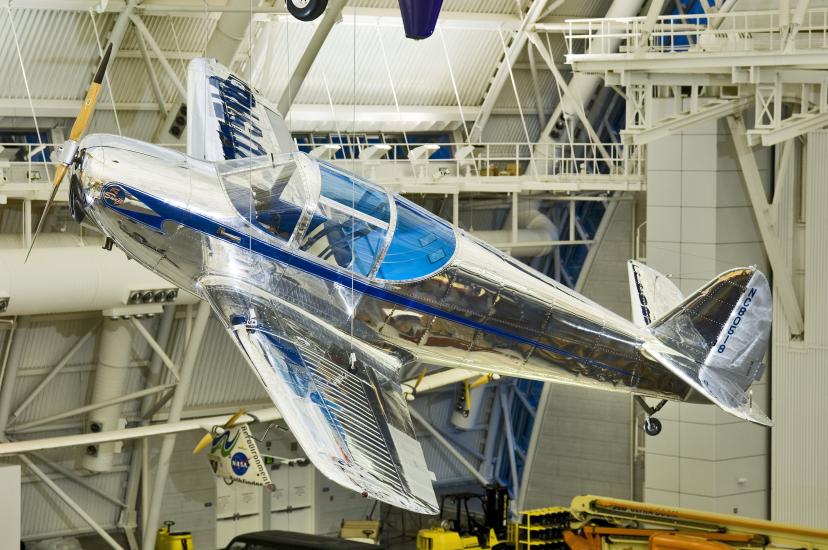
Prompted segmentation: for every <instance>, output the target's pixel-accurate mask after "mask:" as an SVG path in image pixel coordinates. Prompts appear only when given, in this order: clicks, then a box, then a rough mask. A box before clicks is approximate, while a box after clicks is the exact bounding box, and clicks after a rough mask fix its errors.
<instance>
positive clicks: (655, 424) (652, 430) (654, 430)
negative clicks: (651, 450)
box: [644, 417, 661, 435]
mask: <svg viewBox="0 0 828 550" xmlns="http://www.w3.org/2000/svg"><path fill="white" fill-rule="evenodd" d="M644 431H645V432H646V433H647V435H658V434H660V433H661V420H659V419H658V418H653V417H648V418H647V419H646V420H644Z"/></svg>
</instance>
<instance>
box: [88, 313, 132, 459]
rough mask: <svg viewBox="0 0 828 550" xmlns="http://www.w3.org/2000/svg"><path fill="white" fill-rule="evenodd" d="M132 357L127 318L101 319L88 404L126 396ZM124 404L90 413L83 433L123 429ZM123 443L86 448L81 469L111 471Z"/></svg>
mask: <svg viewBox="0 0 828 550" xmlns="http://www.w3.org/2000/svg"><path fill="white" fill-rule="evenodd" d="M131 354H132V332H131V330H130V327H129V321H128V320H126V319H111V318H104V321H103V325H102V326H101V335H100V339H99V345H98V366H97V368H96V369H95V382H94V386H93V389H92V398H91V400H90V404H94V403H100V402H102V401H107V400H109V399H114V398H116V397H120V396H122V395H124V394H125V393H126V390H127V381H128V380H129V363H130V356H131ZM123 406H124V404H123V403H119V404H117V405H110V406H109V407H103V408H101V409H97V410H95V411H92V412H91V413H89V416H88V418H87V421H86V429H85V431H86V432H93V433H98V432H105V431H111V430H118V429H122V428H124V427H125V423H123V422H122V421H121V412H122V410H123ZM122 445H123V443H121V442H120V441H112V442H109V443H101V444H99V445H89V446H87V447H86V454H85V455H84V457H83V461H82V464H83V467H84V468H86V469H87V470H90V471H93V472H108V471H111V470H112V461H113V459H114V457H115V453H118V452H120V451H121V446H122Z"/></svg>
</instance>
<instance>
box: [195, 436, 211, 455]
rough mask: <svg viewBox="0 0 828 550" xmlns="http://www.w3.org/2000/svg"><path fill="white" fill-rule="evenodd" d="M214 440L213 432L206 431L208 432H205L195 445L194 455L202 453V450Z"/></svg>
mask: <svg viewBox="0 0 828 550" xmlns="http://www.w3.org/2000/svg"><path fill="white" fill-rule="evenodd" d="M212 441H213V434H211V433H206V434H204V437H202V438H201V439H200V440H199V441H198V443H196V446H195V447H193V454H194V455H197V454H198V453H200V452H201V451H203V450H204V449H205V448H207V446H208V445H209V444H210V443H211V442H212Z"/></svg>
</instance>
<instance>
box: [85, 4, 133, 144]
mask: <svg viewBox="0 0 828 550" xmlns="http://www.w3.org/2000/svg"><path fill="white" fill-rule="evenodd" d="M89 18H90V19H91V20H92V29H93V30H94V31H95V42H96V43H97V44H98V55H100V56H101V57H103V54H104V51H103V47H102V46H101V35H100V33H99V32H98V23H97V22H96V21H95V12H94V10H93V9H92V8H89ZM113 65H114V63H113ZM111 72H112V71H107V72H105V73H104V78H105V79H106V87H107V88H108V91H109V101H111V102H112V114H113V115H114V116H115V127H116V128H118V135H119V136H123V135H124V133H123V132H122V131H121V121H120V119H119V118H118V109H117V107H116V106H115V90H114V89H113V88H112V81H111V80H110V79H109V73H111Z"/></svg>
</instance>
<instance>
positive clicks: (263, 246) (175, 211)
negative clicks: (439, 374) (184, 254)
mask: <svg viewBox="0 0 828 550" xmlns="http://www.w3.org/2000/svg"><path fill="white" fill-rule="evenodd" d="M118 185H121V186H122V187H124V188H125V189H126V190H128V191H129V192H130V193H131V194H132V195H133V196H135V197H136V198H138V199H139V200H141V201H142V202H143V203H144V204H145V205H146V206H147V207H148V208H150V209H152V210H153V211H154V212H156V213H158V215H159V216H161V218H162V219H165V220H166V219H168V220H171V221H173V222H176V223H180V224H181V225H184V226H186V227H189V228H191V229H194V230H195V231H198V232H200V233H204V234H206V235H209V236H211V237H213V238H215V239H221V240H223V241H224V242H226V243H228V244H231V245H234V246H237V247H239V248H243V249H245V250H249V251H251V252H255V253H257V254H260V255H262V256H265V257H266V258H269V259H271V260H275V261H277V262H281V263H285V264H288V265H290V266H291V267H294V268H296V269H299V270H301V271H304V272H306V273H310V274H311V275H314V276H316V277H320V278H322V279H325V280H326V281H330V282H332V283H336V284H338V285H341V286H344V287H347V288H349V289H353V290H354V291H355V292H359V293H361V294H367V295H369V296H372V297H374V298H379V299H381V300H385V301H387V302H391V303H393V304H396V305H399V306H404V307H407V308H410V309H413V310H417V311H419V312H421V313H426V314H429V315H435V316H437V317H441V318H443V319H445V320H447V321H452V322H455V323H459V324H461V325H465V326H467V327H470V328H474V329H478V330H483V331H485V332H488V333H491V334H494V335H497V336H501V337H504V338H508V339H510V340H515V341H517V342H520V343H522V344H529V345H532V346H536V347H538V348H540V349H543V350H546V351H550V352H553V353H557V354H559V355H563V356H565V357H569V358H572V359H575V360H577V361H581V362H583V363H586V364H588V365H592V366H596V367H600V368H602V369H605V370H608V371H613V372H616V373H619V374H623V375H626V376H633V373H632V372H630V371H627V370H624V369H619V368H617V367H611V366H609V365H606V364H604V363H601V362H600V361H596V360H594V359H588V358H586V357H581V356H579V355H576V354H573V353H570V352H568V351H566V350H563V349H560V348H556V347H555V346H550V345H548V344H544V343H541V342H538V341H536V340H532V339H531V338H526V337H525V336H521V335H519V334H513V333H511V332H508V331H505V330H503V329H501V328H498V327H493V326H490V325H485V324H483V323H479V322H477V321H474V320H472V319H469V318H467V317H462V316H460V315H456V314H454V313H451V312H448V311H444V310H442V309H439V308H436V307H434V306H431V305H429V304H426V303H423V302H418V301H417V300H414V299H412V298H409V297H407V296H402V295H400V294H396V293H394V292H390V291H388V290H386V289H384V288H382V287H379V286H376V285H373V284H370V283H367V282H365V281H362V280H360V279H358V278H356V277H354V276H353V275H352V274H350V273H343V272H341V271H338V270H336V269H334V268H332V267H328V266H326V265H323V264H320V263H318V262H315V261H312V260H309V259H307V258H304V257H302V256H299V255H298V254H294V253H293V252H290V251H288V250H286V249H283V248H279V247H276V246H272V245H269V244H267V243H265V242H263V241H260V240H258V239H254V238H251V237H250V236H249V235H245V234H243V233H240V232H238V231H236V230H235V229H232V228H228V227H225V226H224V225H222V224H220V223H217V222H215V221H213V220H211V219H210V218H207V217H205V216H202V215H200V214H196V213H194V212H189V211H186V210H183V209H181V208H178V207H175V206H172V205H170V204H169V203H165V202H164V201H162V200H161V199H159V198H157V197H154V196H152V195H149V194H147V193H144V192H142V191H138V190H135V189H133V188H131V187H129V186H126V185H124V184H122V183H119V184H118ZM102 203H103V201H102ZM103 204H104V205H105V206H107V207H109V205H107V204H106V203H103ZM118 213H119V214H122V215H124V216H126V217H131V215H130V214H132V212H129V211H125V210H122V209H118ZM136 221H139V222H140V220H136ZM219 229H222V230H223V231H224V232H225V233H229V234H230V235H232V236H234V237H237V238H239V240H238V241H235V240H232V239H227V238H222V236H221V235H219V234H218V233H219ZM162 232H163V231H162Z"/></svg>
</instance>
